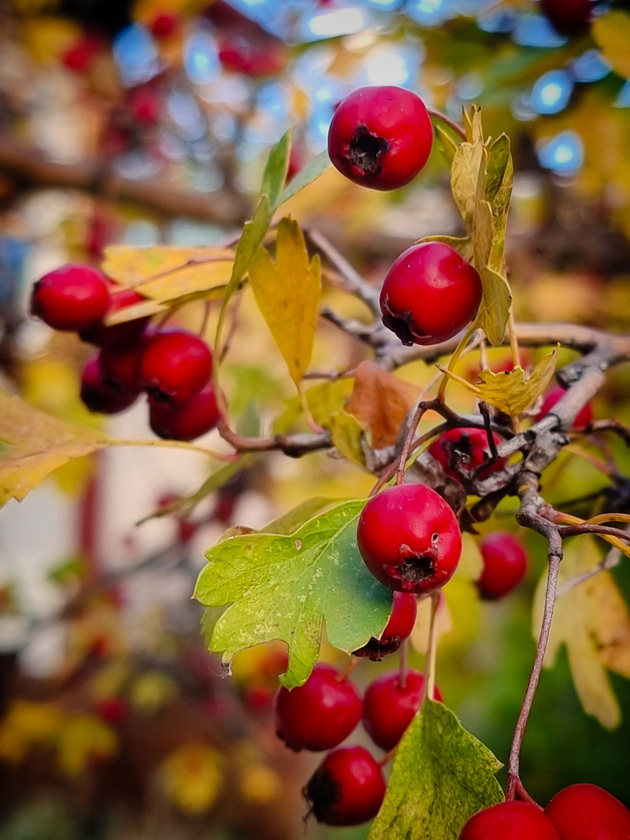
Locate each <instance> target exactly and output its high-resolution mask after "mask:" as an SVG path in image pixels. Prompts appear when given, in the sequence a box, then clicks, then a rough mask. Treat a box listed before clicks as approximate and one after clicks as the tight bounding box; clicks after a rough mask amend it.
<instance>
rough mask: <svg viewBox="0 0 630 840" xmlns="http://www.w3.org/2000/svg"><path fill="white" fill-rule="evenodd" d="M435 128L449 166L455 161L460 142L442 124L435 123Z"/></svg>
mask: <svg viewBox="0 0 630 840" xmlns="http://www.w3.org/2000/svg"><path fill="white" fill-rule="evenodd" d="M433 130H434V131H435V136H436V137H437V140H438V143H439V144H440V150H441V152H442V154H443V156H444V159H445V160H446V162H447V164H448V165H449V167H450V166H451V164H452V163H453V159H454V157H455V153H456V152H457V147H458V146H459V142H460V141H457V140H455V139H454V138H453V136H452V134H451V133H450V132H449V131H446V130H445V129H444V128H442V126H441V125H436V124H435V123H434V125H433Z"/></svg>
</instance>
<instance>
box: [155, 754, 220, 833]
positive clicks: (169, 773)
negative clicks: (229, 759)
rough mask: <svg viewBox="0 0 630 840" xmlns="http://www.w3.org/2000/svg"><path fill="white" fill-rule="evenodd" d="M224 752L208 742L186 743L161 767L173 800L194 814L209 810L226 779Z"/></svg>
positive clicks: (161, 776)
mask: <svg viewBox="0 0 630 840" xmlns="http://www.w3.org/2000/svg"><path fill="white" fill-rule="evenodd" d="M222 765H223V762H222V759H221V755H220V754H219V753H218V752H216V751H215V750H212V749H210V748H209V747H207V746H206V745H205V744H196V743H192V744H185V745H184V746H182V747H180V748H179V749H177V750H176V751H175V752H173V753H171V755H169V757H168V758H167V759H166V760H165V761H164V762H163V763H162V764H161V766H160V768H159V777H160V780H161V782H162V786H163V788H164V790H165V793H166V795H167V797H168V798H169V799H170V800H171V802H172V803H173V804H174V805H175V806H176V807H177V808H179V809H180V811H183V812H184V813H185V814H187V815H188V816H191V817H198V816H202V815H203V814H207V813H208V811H209V810H210V809H211V808H212V806H213V805H214V803H215V802H216V801H217V799H218V797H219V794H220V792H221V787H222V783H223V769H222Z"/></svg>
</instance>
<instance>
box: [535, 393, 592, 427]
mask: <svg viewBox="0 0 630 840" xmlns="http://www.w3.org/2000/svg"><path fill="white" fill-rule="evenodd" d="M565 394H566V388H563V387H562V385H560V384H557V385H554V386H553V387H552V388H550V389H549V391H547V393H546V395H545V398H544V400H543V404H542V406H541V408H540V411H539V412H538V414H537V415H536V420H540V419H541V418H542V417H545V416H546V415H547V414H549V413H550V412H551V411H553V407H554V406H555V405H556V403H558V402H559V401H560V400H561V399H562V397H563V396H564V395H565ZM592 422H593V406H592V405H591V404H590V402H589V403H586V405H585V406H584V408H582V409H581V410H580V411H578V413H577V415H576V418H575V420H574V421H573V428H574V429H583V428H584V427H585V426H588V424H589V423H592Z"/></svg>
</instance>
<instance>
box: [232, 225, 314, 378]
mask: <svg viewBox="0 0 630 840" xmlns="http://www.w3.org/2000/svg"><path fill="white" fill-rule="evenodd" d="M249 280H250V283H251V286H252V289H253V291H254V295H255V297H256V303H257V304H258V308H259V309H260V311H261V313H262V315H263V317H264V319H265V321H266V322H267V326H268V327H269V329H270V331H271V334H272V336H273V339H274V341H275V342H276V345H277V347H278V349H279V350H280V352H281V353H282V356H283V358H284V360H285V362H286V364H287V367H288V368H289V373H290V375H291V378H292V379H293V381H294V382H295V384H296V386H299V383H300V381H301V379H302V376H303V375H304V371H305V370H306V368H307V367H308V365H309V362H310V360H311V353H312V351H313V341H314V339H315V330H316V328H317V312H318V304H319V295H320V291H321V264H320V258H319V255H318V254H316V255H315V256H314V257H313V258H312V259H310V260H309V256H308V251H307V250H306V244H305V242H304V235H303V234H302V231H301V230H300V226H299V225H298V223H297V222H296V221H294V220H293V219H290V218H288V217H287V218H284V219H281V220H280V223H279V225H278V235H277V239H276V262H275V263H273V262H272V260H271V257H270V256H269V254H268V253H267V251H265V249H264V248H259V249H258V251H257V252H256V254H255V255H254V257H253V259H252V260H251V263H250V266H249Z"/></svg>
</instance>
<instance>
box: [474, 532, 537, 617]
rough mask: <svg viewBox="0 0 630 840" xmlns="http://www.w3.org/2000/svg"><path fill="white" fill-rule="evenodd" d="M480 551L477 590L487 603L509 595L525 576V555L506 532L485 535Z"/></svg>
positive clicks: (517, 541) (524, 551)
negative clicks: (480, 563) (479, 571)
mask: <svg viewBox="0 0 630 840" xmlns="http://www.w3.org/2000/svg"><path fill="white" fill-rule="evenodd" d="M479 549H480V550H481V559H482V560H483V570H482V572H481V575H480V577H479V578H478V579H477V589H478V590H479V594H480V595H481V597H482V598H484V599H485V600H486V601H496V600H497V599H499V598H503V597H504V596H505V595H507V594H508V593H509V592H512V590H513V589H515V588H516V587H517V586H518V585H519V583H520V582H521V581H522V580H523V578H524V577H525V575H526V574H527V566H528V563H529V558H528V556H527V551H526V550H525V546H524V545H523V543H522V542H521V541H520V540H519V538H518V537H517V536H515V535H514V534H510V533H509V531H494V532H493V533H491V534H487V535H486V536H485V537H483V539H482V540H481V541H480V543H479Z"/></svg>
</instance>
